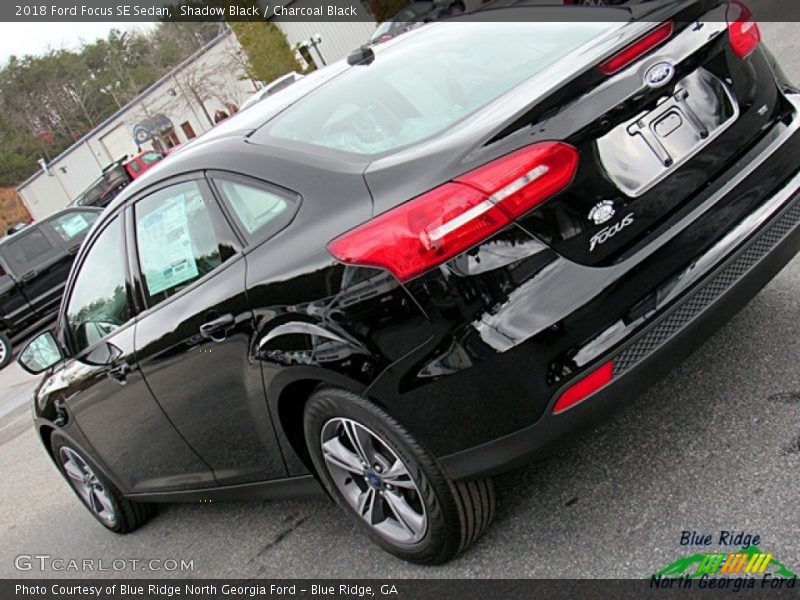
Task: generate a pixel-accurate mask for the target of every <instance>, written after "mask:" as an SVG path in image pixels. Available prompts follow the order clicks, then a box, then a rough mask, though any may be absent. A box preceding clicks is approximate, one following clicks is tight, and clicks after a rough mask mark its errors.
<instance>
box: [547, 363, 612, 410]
mask: <svg viewBox="0 0 800 600" xmlns="http://www.w3.org/2000/svg"><path fill="white" fill-rule="evenodd" d="M613 379H614V363H613V362H612V361H608V362H607V363H605V364H603V365H601V366H600V367H598V368H597V369H595V370H594V371H592V372H591V373H589V374H588V375H586V377H584V378H583V379H579V380H578V382H577V383H575V384H573V385H571V386H570V387H568V388H567V389H566V391H565V392H564V393H563V394H561V395H560V396H559V397H558V400H556V403H555V404H554V405H553V414H556V415H557V414H558V413H561V412H564V411H565V410H567V409H568V408H571V407H573V406H575V405H576V404H578V403H579V402H582V401H583V400H585V399H586V398H587V397H588V396H591V395H592V394H594V393H595V392H596V391H597V390H599V389H600V388H602V387H604V386H605V385H608V384H609V383H611V381H612V380H613Z"/></svg>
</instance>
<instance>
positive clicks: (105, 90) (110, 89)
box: [100, 81, 122, 110]
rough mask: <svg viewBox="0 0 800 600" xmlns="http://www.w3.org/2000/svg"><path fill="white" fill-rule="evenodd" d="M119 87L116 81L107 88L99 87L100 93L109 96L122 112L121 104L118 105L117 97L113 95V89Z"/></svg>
mask: <svg viewBox="0 0 800 600" xmlns="http://www.w3.org/2000/svg"><path fill="white" fill-rule="evenodd" d="M118 87H119V81H117V82H116V83H115V84H114V85H113V86H111V85H109V86H108V87H107V88H104V87H101V88H100V93H101V94H106V95H107V96H111V97H112V98H113V99H114V103H115V104H116V105H117V108H118V109H120V110H122V104H120V103H119V99H118V98H117V95H116V94H115V93H114V88H118Z"/></svg>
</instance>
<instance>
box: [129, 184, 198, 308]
mask: <svg viewBox="0 0 800 600" xmlns="http://www.w3.org/2000/svg"><path fill="white" fill-rule="evenodd" d="M139 251H140V253H141V261H142V271H143V272H144V277H145V281H146V282H147V289H148V291H149V293H150V295H151V296H155V295H156V294H158V293H160V292H163V291H164V290H168V289H170V288H173V287H175V286H177V285H180V284H181V283H183V282H185V281H189V280H192V279H196V278H197V276H198V270H197V263H196V262H195V260H194V253H193V252H192V240H191V237H190V235H189V220H188V218H187V211H186V195H185V194H180V195H178V196H175V197H174V198H170V199H169V200H168V201H166V202H165V203H164V204H163V205H161V206H159V207H158V208H157V209H156V210H154V211H153V212H151V213H150V214H148V215H145V216H143V217H141V218H140V219H139Z"/></svg>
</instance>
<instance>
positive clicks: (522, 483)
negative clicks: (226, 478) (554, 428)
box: [0, 23, 800, 578]
mask: <svg viewBox="0 0 800 600" xmlns="http://www.w3.org/2000/svg"><path fill="white" fill-rule="evenodd" d="M762 29H763V31H764V34H765V37H766V39H767V41H768V42H769V43H770V46H771V47H772V49H773V50H774V51H775V53H776V54H777V55H778V57H779V58H780V59H781V61H782V63H783V64H784V67H785V69H786V71H787V72H788V73H789V74H790V76H791V77H792V78H793V79H794V80H795V81H800V38H798V36H797V35H796V31H797V24H795V23H782V24H781V23H777V24H776V23H772V24H763V25H762ZM798 309H800V260H795V261H794V262H793V263H791V264H790V265H789V266H788V267H787V268H786V269H785V270H784V271H783V272H782V273H781V274H780V275H779V276H778V277H777V278H776V279H775V280H774V281H773V282H772V283H771V284H770V285H769V286H768V287H767V288H765V289H764V290H763V291H762V292H761V293H760V294H759V295H758V296H757V297H756V298H755V299H754V300H753V301H752V302H751V304H750V305H749V306H748V307H747V308H745V309H744V310H743V311H742V312H741V313H740V314H739V315H737V316H736V317H735V318H734V319H733V320H732V321H731V322H730V323H728V324H727V325H726V326H725V327H724V328H723V329H722V330H720V331H719V332H718V333H717V334H716V335H714V336H712V337H710V338H709V339H708V340H707V341H706V343H705V345H704V346H703V347H702V348H700V349H699V350H698V351H697V352H695V353H694V354H693V355H691V356H690V357H688V358H687V359H686V361H685V362H684V363H683V365H682V366H681V367H679V368H678V369H676V370H675V371H673V372H672V373H671V374H670V375H669V376H668V378H667V379H665V380H663V381H662V382H660V383H659V384H657V385H656V386H655V387H653V388H652V389H651V390H650V391H649V392H648V393H646V394H645V395H643V396H642V397H640V398H638V399H637V400H636V401H634V402H633V403H632V404H631V405H630V406H629V407H628V408H627V409H625V410H623V411H622V412H620V413H619V414H618V415H616V416H615V417H614V418H613V419H611V420H610V421H607V422H605V423H604V424H602V425H601V426H599V427H597V428H596V429H595V430H593V431H590V432H588V433H586V434H584V435H582V436H580V437H577V438H574V439H572V440H571V441H570V442H569V443H568V444H566V445H565V446H564V448H562V449H561V450H560V451H559V453H558V454H556V455H553V456H552V457H550V458H548V459H547V460H545V461H543V462H539V463H536V464H532V465H529V466H527V467H525V468H522V469H519V470H517V471H514V472H512V473H508V474H506V475H503V476H501V477H498V478H497V479H496V488H497V495H498V511H497V518H496V521H495V523H494V525H493V526H492V528H491V529H490V530H489V531H488V533H487V534H486V535H485V536H484V538H483V539H482V540H481V541H480V542H479V543H478V544H477V545H476V546H475V547H474V548H472V549H471V550H470V551H468V552H467V553H466V554H465V555H464V556H462V557H461V558H459V559H457V560H456V561H454V562H452V563H450V564H448V565H445V566H442V567H435V568H431V567H418V566H413V565H409V564H406V563H403V562H401V561H399V560H397V559H395V558H393V557H391V556H389V555H387V554H384V553H383V552H381V551H380V550H378V549H377V548H376V547H374V546H373V545H371V544H370V543H369V542H368V541H367V540H366V539H365V538H363V537H362V536H361V535H360V534H359V533H358V532H357V531H356V529H355V528H354V527H353V526H352V525H351V524H350V523H349V521H348V520H347V519H346V518H345V517H344V516H343V515H341V514H340V513H339V512H338V510H337V509H336V508H335V507H334V506H333V505H331V504H329V503H328V502H327V501H326V500H323V499H320V500H305V501H282V502H240V503H219V504H218V503H210V504H200V503H197V504H184V505H169V506H165V507H163V508H162V510H161V511H160V513H159V514H158V515H157V516H156V517H155V518H154V519H153V520H152V521H151V522H150V523H149V524H148V525H146V526H145V527H143V528H142V529H140V530H139V531H137V532H135V533H133V534H130V535H127V536H116V535H114V534H111V533H107V532H106V531H105V530H103V529H102V528H101V527H100V526H99V525H98V524H97V523H95V521H94V520H93V519H92V518H91V517H90V516H89V515H88V513H86V512H85V511H84V509H83V507H82V506H81V505H80V504H79V503H78V501H77V500H76V499H75V498H73V496H72V493H71V491H70V490H69V488H68V486H67V484H66V483H65V482H64V481H63V480H62V479H61V478H60V476H59V475H58V474H57V473H56V470H55V468H54V467H53V465H52V464H51V463H50V461H49V459H48V458H47V456H46V454H45V452H44V450H43V449H42V448H41V446H40V443H39V441H38V440H37V438H36V435H35V433H34V431H33V430H32V428H31V427H30V424H29V422H28V419H29V416H28V414H27V411H28V407H27V402H28V399H29V397H30V391H31V386H32V385H33V384H32V382H31V380H30V379H29V378H27V377H26V376H24V374H22V373H21V372H20V371H19V370H17V367H10V368H9V369H6V370H5V371H3V372H2V373H0V480H1V481H3V485H2V486H0V507H2V510H0V577H42V576H44V577H81V576H87V575H88V576H91V575H92V573H91V572H89V573H87V572H80V571H58V570H52V569H48V568H46V569H45V570H44V571H42V570H41V569H40V566H39V565H40V562H39V561H40V560H41V561H42V562H44V563H45V564H50V563H49V561H48V559H26V558H25V557H29V556H34V555H46V556H49V557H50V558H51V559H65V560H66V561H68V560H69V559H77V560H79V561H83V560H84V559H88V560H94V561H98V560H99V559H102V560H103V561H105V562H104V563H103V564H104V565H105V566H106V567H109V565H111V561H114V560H116V561H117V562H116V563H115V564H116V566H120V565H122V564H123V563H121V562H120V561H127V562H126V563H125V565H126V566H125V567H124V568H122V569H121V570H114V569H113V568H112V570H110V571H103V572H100V573H96V575H101V576H108V577H138V576H143V577H154V576H155V577H161V576H164V577H183V576H191V577H247V578H252V577H312V578H322V577H366V578H368V577H386V578H400V577H411V578H423V577H436V578H448V577H554V578H559V577H597V578H613V577H632V578H641V577H645V576H647V575H649V574H651V573H653V572H655V571H657V570H659V569H661V568H663V567H665V566H666V565H668V564H669V563H671V562H672V561H674V560H675V559H677V558H679V557H681V556H684V555H686V554H691V553H693V551H695V549H694V548H689V549H687V548H686V547H683V546H681V545H680V538H681V535H682V532H684V531H696V532H698V533H700V534H703V535H705V534H711V535H712V536H714V538H715V541H716V538H717V537H718V536H719V534H720V532H721V531H733V532H737V533H738V532H744V533H745V534H749V535H753V536H755V535H758V536H759V537H760V544H759V545H760V547H761V548H762V550H764V551H768V552H770V553H772V554H773V555H774V556H775V557H776V558H777V559H779V560H780V561H782V562H783V563H784V564H785V565H786V566H788V567H789V568H792V569H793V570H795V571H799V570H800V527H799V526H798V515H799V514H800V493H798V492H799V489H798V488H799V487H800V486H798V475H799V474H800V367H798V361H800V319H798V314H800V313H799V312H798ZM20 556H22V557H23V558H21V559H20V558H18V557H20ZM132 559H135V560H142V561H149V560H151V559H156V560H161V561H162V562H161V563H150V565H151V566H153V567H155V566H157V565H158V564H160V565H161V569H160V570H156V571H151V570H142V568H141V567H142V563H137V566H136V567H132V566H130V565H131V563H130V561H131V560H132ZM170 560H175V561H177V562H178V564H180V561H181V560H183V561H191V564H190V565H189V564H186V565H185V566H186V568H187V569H189V570H185V571H180V570H172V567H173V566H175V565H173V563H171V562H169V561H170ZM58 564H61V563H58ZM65 564H66V565H68V564H69V563H65ZM92 564H94V565H95V567H96V568H97V567H99V563H98V562H94V563H92ZM27 565H31V566H32V568H31V569H30V570H19V569H18V568H17V567H22V568H25V567H26V566H27Z"/></svg>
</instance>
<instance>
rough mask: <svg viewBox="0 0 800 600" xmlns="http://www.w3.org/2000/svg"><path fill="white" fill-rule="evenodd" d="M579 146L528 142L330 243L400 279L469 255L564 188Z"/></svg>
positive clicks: (344, 256)
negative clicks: (524, 145) (514, 220)
mask: <svg viewBox="0 0 800 600" xmlns="http://www.w3.org/2000/svg"><path fill="white" fill-rule="evenodd" d="M577 168H578V151H577V150H576V149H575V148H573V147H572V146H569V145H567V144H563V143H560V142H544V143H541V144H535V145H533V146H528V147H527V148H523V149H521V150H518V151H516V152H513V153H512V154H509V155H508V156H504V157H503V158H500V159H497V160H495V161H493V162H491V163H489V164H487V165H484V166H483V167H479V168H478V169H476V170H474V171H471V172H470V173H467V174H466V175H462V176H461V177H458V178H457V179H456V180H455V181H453V182H449V183H446V184H444V185H442V186H439V187H438V188H435V189H433V190H431V191H430V192H427V193H425V194H423V195H421V196H418V197H416V198H414V199H413V200H410V201H409V202H406V203H405V204H401V205H400V206H398V207H397V208H394V209H392V210H390V211H388V212H385V213H383V214H382V215H379V216H378V217H376V218H374V219H372V220H371V221H368V222H367V223H364V224H363V225H360V226H359V227H356V228H355V229H353V230H351V231H349V232H347V233H345V234H344V235H342V236H340V237H338V238H336V239H335V240H333V241H332V242H331V243H330V244H328V250H329V251H330V253H331V254H333V256H335V257H336V258H338V259H339V260H341V261H342V262H344V263H348V264H357V265H365V266H374V267H380V268H384V269H388V270H389V271H391V272H392V273H393V274H394V275H395V276H396V277H397V278H398V279H399V280H400V281H408V280H409V279H411V278H412V277H415V276H417V275H419V274H420V273H423V272H425V271H427V270H428V269H430V268H432V267H435V266H436V265H440V264H442V263H443V262H445V261H447V260H450V259H451V258H453V257H454V256H457V255H458V254H461V253H462V252H464V251H466V250H468V249H469V248H471V247H472V246H475V245H476V244H478V243H479V242H481V241H483V240H485V239H486V238H488V237H489V236H491V235H492V234H494V233H496V232H497V231H499V230H500V229H502V228H503V227H505V226H507V225H508V224H510V223H511V221H512V220H513V219H515V218H517V217H519V216H520V215H522V214H524V213H525V212H527V211H529V210H530V209H532V208H533V207H534V206H536V205H537V204H540V203H541V202H543V201H544V200H546V199H548V198H550V197H551V196H552V195H553V194H556V193H557V192H559V191H561V190H563V189H564V188H565V187H567V185H569V183H570V182H571V181H572V178H573V176H574V175H575V171H576V170H577Z"/></svg>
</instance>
